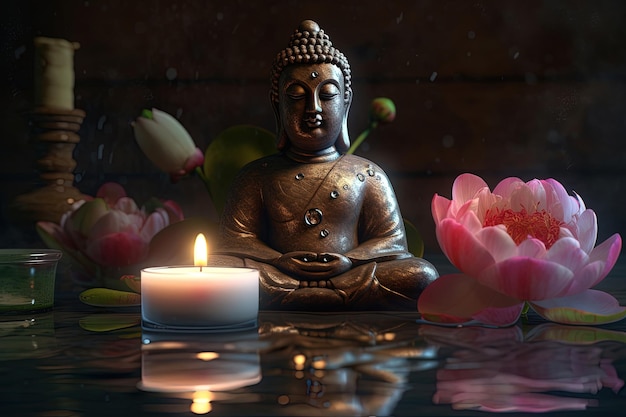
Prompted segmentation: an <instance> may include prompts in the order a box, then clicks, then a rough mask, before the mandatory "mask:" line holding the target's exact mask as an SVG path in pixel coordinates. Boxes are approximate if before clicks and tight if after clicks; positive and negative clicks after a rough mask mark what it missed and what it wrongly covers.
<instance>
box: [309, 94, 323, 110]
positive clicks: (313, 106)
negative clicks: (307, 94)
mask: <svg viewBox="0 0 626 417" xmlns="http://www.w3.org/2000/svg"><path fill="white" fill-rule="evenodd" d="M307 111H308V112H310V113H321V112H322V104H321V101H320V98H319V97H318V96H317V95H316V94H313V95H312V96H311V99H310V100H309V102H308V108H307Z"/></svg>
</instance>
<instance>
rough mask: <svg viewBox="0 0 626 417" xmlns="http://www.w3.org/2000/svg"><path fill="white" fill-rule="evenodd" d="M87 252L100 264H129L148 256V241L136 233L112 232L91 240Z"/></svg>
mask: <svg viewBox="0 0 626 417" xmlns="http://www.w3.org/2000/svg"><path fill="white" fill-rule="evenodd" d="M85 252H86V253H87V255H88V256H89V257H90V258H91V259H93V260H94V261H95V262H96V263H98V264H100V265H107V266H127V265H133V264H136V263H138V262H140V261H141V260H143V259H144V258H145V257H146V255H147V254H148V243H147V242H146V241H144V240H143V239H142V238H141V237H140V236H139V235H138V234H136V233H124V232H121V233H110V234H107V235H104V236H102V237H100V238H97V239H94V240H91V241H89V243H88V246H87V248H86V250H85Z"/></svg>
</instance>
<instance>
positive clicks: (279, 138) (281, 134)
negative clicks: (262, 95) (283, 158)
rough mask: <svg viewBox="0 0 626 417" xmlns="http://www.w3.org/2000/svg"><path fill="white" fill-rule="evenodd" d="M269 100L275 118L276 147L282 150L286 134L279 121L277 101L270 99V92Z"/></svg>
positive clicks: (285, 144) (284, 145)
mask: <svg viewBox="0 0 626 417" xmlns="http://www.w3.org/2000/svg"><path fill="white" fill-rule="evenodd" d="M270 102H271V103H272V110H273V111H274V118H275V119H276V132H277V133H276V148H278V150H279V151H282V150H283V149H285V147H286V146H287V143H288V141H287V135H286V134H285V129H283V124H282V123H281V122H280V111H279V108H278V102H277V101H274V100H272V98H271V94H270Z"/></svg>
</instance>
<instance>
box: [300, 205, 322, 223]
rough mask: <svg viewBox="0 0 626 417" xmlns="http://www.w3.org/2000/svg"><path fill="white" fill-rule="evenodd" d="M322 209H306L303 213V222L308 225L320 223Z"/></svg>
mask: <svg viewBox="0 0 626 417" xmlns="http://www.w3.org/2000/svg"><path fill="white" fill-rule="evenodd" d="M322 217H323V216H322V210H320V209H318V208H312V209H309V210H307V212H306V214H305V215H304V222H305V223H306V224H307V225H308V226H315V225H316V224H320V223H321V222H322Z"/></svg>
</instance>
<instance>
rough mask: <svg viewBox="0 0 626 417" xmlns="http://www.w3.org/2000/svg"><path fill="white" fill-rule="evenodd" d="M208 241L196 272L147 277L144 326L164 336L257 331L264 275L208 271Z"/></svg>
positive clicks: (186, 269) (200, 242) (153, 272)
mask: <svg viewBox="0 0 626 417" xmlns="http://www.w3.org/2000/svg"><path fill="white" fill-rule="evenodd" d="M206 253H207V250H206V241H205V240H204V236H202V237H199V238H198V239H196V245H195V255H194V264H195V265H194V266H178V267H155V268H146V269H144V270H142V271H141V312H142V318H143V321H144V324H145V325H147V326H148V327H156V328H162V329H164V330H167V329H172V330H177V329H178V330H192V331H193V330H203V329H206V330H219V329H229V330H230V329H232V328H238V327H242V326H243V327H248V326H256V319H257V315H258V310H259V273H258V271H257V270H255V269H250V268H222V267H219V268H218V267H206V266H203V265H206V264H207V255H206Z"/></svg>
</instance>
